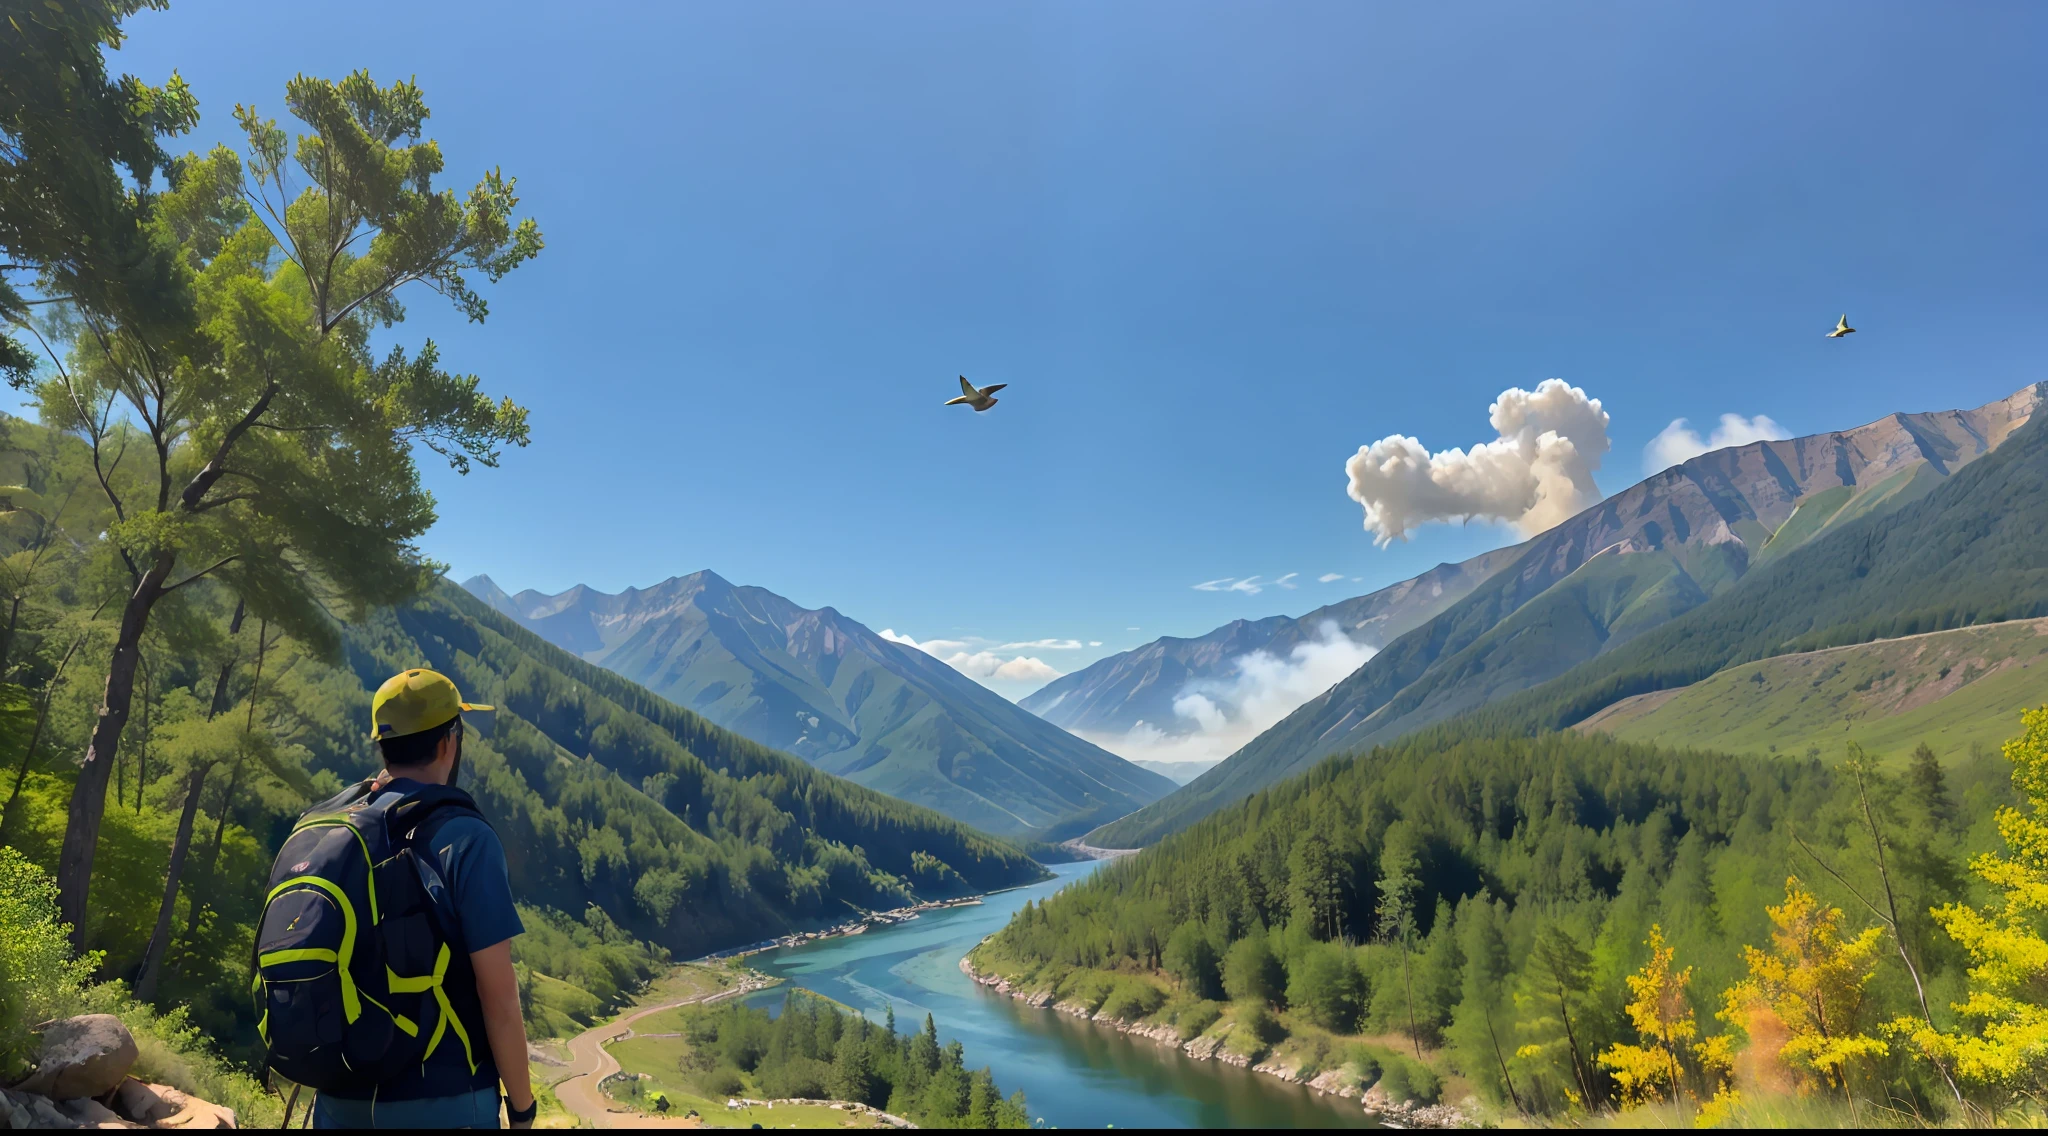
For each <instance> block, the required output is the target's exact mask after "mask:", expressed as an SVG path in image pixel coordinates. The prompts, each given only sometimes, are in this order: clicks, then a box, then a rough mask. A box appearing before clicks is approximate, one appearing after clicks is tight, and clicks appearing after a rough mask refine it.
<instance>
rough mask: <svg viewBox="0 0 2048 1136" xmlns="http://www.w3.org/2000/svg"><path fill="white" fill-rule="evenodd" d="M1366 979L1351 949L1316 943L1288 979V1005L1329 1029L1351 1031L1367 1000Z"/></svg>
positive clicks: (1296, 964) (1300, 958) (1303, 954)
mask: <svg viewBox="0 0 2048 1136" xmlns="http://www.w3.org/2000/svg"><path fill="white" fill-rule="evenodd" d="M1365 994H1366V990H1365V980H1364V978H1363V976H1361V975H1360V974H1359V973H1358V964H1357V963H1355V962H1353V961H1352V958H1351V952H1350V951H1349V950H1347V949H1346V948H1345V947H1344V946H1343V945H1341V944H1338V943H1317V944H1315V945H1313V946H1311V947H1309V948H1308V949H1307V950H1306V951H1304V952H1302V954H1301V956H1300V957H1299V959H1297V961H1296V962H1295V965H1294V967H1293V970H1292V972H1291V973H1290V975H1289V976H1288V979H1287V1004H1288V1005H1290V1006H1292V1007H1294V1008H1295V1009H1296V1010H1298V1011H1300V1013H1301V1014H1302V1016H1304V1017H1306V1018H1307V1019H1308V1020H1309V1021H1310V1022H1313V1023H1314V1024H1316V1025H1318V1026H1321V1027H1322V1028H1323V1029H1326V1030H1335V1031H1337V1032H1339V1033H1349V1032H1350V1031H1351V1029H1352V1027H1353V1026H1355V1025H1357V1023H1358V1015H1359V1012H1360V1010H1362V1009H1363V1004H1364V1001H1365Z"/></svg>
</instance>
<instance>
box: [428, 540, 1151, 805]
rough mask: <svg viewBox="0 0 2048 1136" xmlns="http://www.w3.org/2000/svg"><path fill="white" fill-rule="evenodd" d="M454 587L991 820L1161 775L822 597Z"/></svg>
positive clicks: (753, 724)
mask: <svg viewBox="0 0 2048 1136" xmlns="http://www.w3.org/2000/svg"><path fill="white" fill-rule="evenodd" d="M466 586H467V587H469V588H471V589H472V590H473V591H475V592H476V593H477V594H479V595H481V596H483V597H486V600H487V602H489V603H490V604H491V605H492V606H493V607H495V608H496V609H497V610H498V611H500V612H503V613H505V614H506V615H508V616H509V617H511V618H512V619H515V620H517V621H518V622H519V623H521V624H523V625H524V626H526V627H528V628H531V629H532V630H533V631H535V632H537V633H538V634H539V635H541V636H542V637H544V638H546V639H548V640H549V641H551V642H553V643H555V644H557V645H558V646H561V647H564V648H566V649H568V650H569V651H572V652H574V653H576V654H578V655H579V656H581V657H582V658H583V659H586V660H588V661H589V662H591V663H596V664H598V665H600V666H602V667H603V668H605V669H607V670H609V671H613V672H616V673H617V674H619V675H623V676H625V677H626V678H628V679H631V680H633V681H634V682H637V683H640V684H642V685H643V686H645V687H646V688H647V689H649V690H651V691H652V692H654V693H655V694H658V695H660V696H662V697H663V698H666V699H669V700H671V701H673V702H675V703H676V704H678V705H681V706H685V707H688V708H689V709H690V710H692V711H694V712H696V713H698V714H701V715H702V716H704V717H705V718H707V719H709V720H710V721H713V722H716V723H718V724H719V725H721V726H723V727H725V728H726V729H729V730H733V731H735V732H737V733H740V734H742V735H745V736H746V737H749V738H753V739H754V740H756V741H759V742H761V743H763V744H764V745H769V746H773V747H776V748H778V749H782V750H785V751H786V752H789V753H794V754H796V755H797V756H799V757H802V758H804V759H805V760H807V761H810V762H811V763H813V764H815V765H816V766H818V767H819V768H820V769H824V770H826V771H828V772H832V773H836V774H839V775H841V776H844V777H847V778H849V779H851V780H853V781H856V782H858V783H860V784H862V785H866V786H868V787H870V788H873V789H876V790H878V791H880V792H883V793H887V794H889V795H890V796H893V797H898V798H900V799H903V800H907V801H912V802H914V803H917V804H921V805H925V806H927V807H929V808H932V809H936V810H938V811H939V812H942V813H944V814H946V815H947V816H950V817H953V818H954V819H956V820H960V821H962V822H963V823H967V824H972V825H974V826H976V827H979V828H982V829H984V830H987V831H990V832H995V833H998V834H1001V835H1005V836H1017V837H1023V838H1029V839H1040V840H1058V839H1063V838H1065V837H1068V836H1072V835H1075V834H1076V833H1079V832H1082V831H1085V830H1087V829H1088V828H1091V827H1093V826H1094V825H1096V824H1099V823H1101V822H1102V821H1103V820H1105V819H1112V818H1115V817H1118V816H1122V815H1123V814H1124V813H1127V812H1129V811H1131V810H1132V809H1134V808H1137V807H1138V806H1140V805H1142V804H1145V803H1147V802H1150V801H1153V800H1156V799H1158V798H1159V797H1161V796H1163V795H1165V794H1166V793H1168V792H1170V791H1171V790H1172V789H1173V787H1174V786H1173V783H1172V782H1171V781H1169V780H1167V779H1165V778H1163V777H1160V776H1159V775H1158V774H1155V773H1152V772H1150V771H1147V770H1144V769H1140V768H1138V767H1136V766H1134V765H1131V764H1130V763H1129V762H1126V761H1124V760H1123V759H1122V758H1119V757H1117V756H1115V755H1114V754H1111V753H1108V752H1107V751H1105V750H1102V749H1099V748H1097V747H1096V746H1094V745H1091V744H1089V743H1088V742H1085V741H1082V740H1081V739H1079V738H1076V737H1074V736H1072V735H1071V734H1068V733H1066V732H1065V731H1063V730H1061V729H1059V728H1058V727H1056V726H1053V725H1052V724H1050V723H1048V722H1046V721H1044V720H1043V719H1040V718H1038V717H1036V716H1035V715H1032V714H1029V713H1027V712H1025V711H1023V710H1020V709H1018V708H1017V706H1016V705H1014V704H1012V703H1011V702H1009V701H1008V700H1006V699H1004V698H1002V697H1001V696H999V695H997V694H995V693H994V692H992V691H990V690H988V689H987V688H985V687H983V686H981V685H980V684H979V683H976V682H975V681H973V680H972V679H970V678H968V677H967V676H965V675H963V674H961V673H960V672H958V671H956V670H954V669H953V668H952V667H949V666H947V665H945V664H944V663H942V662H940V661H939V660H937V659H934V658H932V657H931V656H929V655H927V654H925V653H923V652H921V651H917V650H914V649H912V648H908V647H905V646H903V645H902V644H899V643H892V642H889V641H888V640H886V639H883V638H882V637H881V636H879V635H876V634H875V633H874V632H872V631H870V630H869V629H868V628H866V627H865V626H862V625H861V624H860V623H858V622H856V621H854V620H852V619H848V618H846V617H845V616H843V615H841V614H840V613H838V612H837V611H834V610H833V609H831V608H822V609H817V610H812V609H808V608H803V607H799V606H797V605H796V604H794V603H791V602H790V601H788V600H786V599H783V598H782V597H781V596H778V595H776V594H774V593H773V592H770V591H767V590H766V589H763V588H753V587H735V586H733V585H732V584H730V583H727V582H726V581H725V580H723V579H721V578H720V577H719V576H718V575H717V574H715V573H712V572H698V573H694V574H692V575H690V576H681V577H676V578H674V579H671V580H668V581H665V582H663V583H661V584H659V585H656V586H655V587H652V588H647V589H628V590H627V591H626V592H623V593H621V594H619V595H606V594H604V593H601V592H596V591H592V590H591V589H588V588H575V589H572V590H570V591H568V592H564V593H562V594H561V595H559V596H542V595H539V594H538V593H533V592H522V593H520V594H519V595H517V596H507V595H505V593H504V591H503V590H502V589H500V588H498V587H497V585H496V584H494V583H492V582H491V581H490V580H489V579H488V578H486V577H479V578H477V579H475V580H471V581H470V582H469V583H468V585H466Z"/></svg>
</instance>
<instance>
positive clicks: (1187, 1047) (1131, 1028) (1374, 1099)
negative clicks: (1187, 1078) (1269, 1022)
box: [960, 957, 1478, 1128]
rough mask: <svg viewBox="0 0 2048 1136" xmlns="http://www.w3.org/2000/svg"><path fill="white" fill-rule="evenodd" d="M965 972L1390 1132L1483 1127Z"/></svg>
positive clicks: (1211, 1040) (1218, 1043) (1450, 1112)
mask: <svg viewBox="0 0 2048 1136" xmlns="http://www.w3.org/2000/svg"><path fill="white" fill-rule="evenodd" d="M960 971H961V973H963V974H965V975H966V976H967V977H969V978H971V979H973V980H974V981H975V982H976V983H979V984H980V985H982V986H985V987H987V988H989V989H990V990H993V991H995V992H996V993H998V994H1002V995H1004V996H1006V997H1010V998H1015V999H1016V1000H1018V1001H1019V1002H1022V1003H1024V1004H1025V1005H1027V1006H1036V1007H1038V1008H1040V1009H1051V1010H1055V1011H1058V1012H1059V1013H1062V1014H1070V1015H1072V1016H1074V1017H1077V1018H1085V1019H1087V1020H1089V1021H1092V1022H1096V1023H1098V1024H1101V1025H1105V1026H1109V1027H1110V1028H1112V1029H1115V1030H1117V1031H1119V1032H1122V1033H1127V1034H1130V1035H1132V1036H1134V1037H1142V1038H1145V1039H1147V1040H1148V1041H1152V1042H1154V1043H1156V1044H1159V1045H1164V1046H1169V1047H1172V1048H1174V1049H1178V1050H1180V1051H1181V1052H1182V1053H1185V1054H1187V1055H1188V1056H1189V1057H1192V1058H1194V1059H1195V1060H1197V1061H1221V1062H1223V1063H1224V1064H1226V1065H1235V1066H1237V1067H1238V1068H1240V1069H1250V1070H1251V1071H1252V1072H1254V1073H1264V1074H1266V1075H1267V1076H1270V1077H1278V1078H1280V1079H1281V1080H1283V1081H1287V1082H1290V1083H1292V1084H1297V1085H1305V1086H1307V1087H1308V1088H1311V1089H1314V1090H1315V1091H1316V1092H1318V1093H1321V1094H1323V1095H1325V1096H1335V1097H1343V1098H1344V1099H1346V1100H1356V1101H1358V1102H1359V1105H1360V1107H1361V1108H1363V1109H1364V1110H1365V1112H1366V1113H1367V1114H1368V1115H1370V1116H1371V1117H1372V1118H1373V1119H1375V1120H1377V1121H1379V1122H1380V1123H1381V1124H1384V1125H1386V1126H1387V1127H1389V1128H1476V1127H1478V1124H1477V1123H1476V1122H1475V1121H1474V1120H1473V1119H1472V1118H1471V1117H1469V1116H1467V1115H1466V1114H1465V1113H1464V1111H1463V1110H1461V1109H1459V1108H1458V1107H1457V1106H1455V1105H1448V1104H1433V1105H1416V1104H1412V1103H1409V1102H1406V1101H1393V1100H1389V1099H1388V1098H1387V1094H1386V1093H1385V1092H1384V1091H1383V1090H1382V1089H1381V1088H1380V1087H1379V1086H1378V1085H1373V1086H1372V1087H1371V1088H1369V1089H1366V1090H1365V1091H1364V1092H1360V1091H1359V1089H1358V1086H1356V1085H1354V1084H1349V1083H1347V1078H1345V1077H1344V1076H1343V1074H1342V1071H1341V1070H1337V1069H1328V1070H1325V1071H1323V1072H1322V1073H1319V1074H1317V1075H1316V1076H1314V1077H1310V1078H1304V1077H1302V1076H1301V1073H1300V1070H1298V1069H1290V1068H1287V1067H1286V1066H1285V1065H1284V1064H1280V1063H1277V1062H1273V1061H1261V1062H1259V1063H1258V1064H1256V1065H1254V1064H1252V1062H1251V1061H1250V1060H1249V1059H1248V1058H1245V1057H1241V1056H1239V1055H1237V1054H1235V1053H1232V1052H1230V1051H1229V1050H1227V1049H1225V1048H1224V1047H1223V1042H1224V1037H1223V1036H1222V1035H1205V1036H1202V1037H1197V1038H1193V1039H1190V1040H1188V1041H1186V1042H1183V1041H1181V1039H1180V1031H1179V1030H1177V1029H1175V1028H1174V1027H1173V1026H1170V1025H1145V1024H1143V1023H1141V1022H1129V1021H1125V1020H1123V1019H1122V1018H1106V1017H1103V1016H1102V1015H1100V1014H1096V1013H1091V1012H1089V1010H1088V1009H1087V1008H1086V1007H1085V1006H1082V1005H1080V1004H1078V1003H1075V1002H1055V1001H1054V1000H1053V997H1052V992H1051V991H1049V990H1038V991H1023V990H1018V989H1016V988H1014V987H1012V986H1011V985H1010V980H1009V979H1007V978H1003V977H1000V976H998V975H993V974H982V973H981V972H980V971H977V970H975V969H974V964H973V963H972V962H971V961H969V960H968V959H967V958H964V957H963V958H962V959H961V960H960Z"/></svg>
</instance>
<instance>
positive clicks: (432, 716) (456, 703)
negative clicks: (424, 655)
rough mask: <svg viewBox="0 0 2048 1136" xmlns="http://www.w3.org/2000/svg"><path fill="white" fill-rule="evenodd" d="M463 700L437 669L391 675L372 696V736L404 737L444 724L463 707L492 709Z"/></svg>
mask: <svg viewBox="0 0 2048 1136" xmlns="http://www.w3.org/2000/svg"><path fill="white" fill-rule="evenodd" d="M489 709H491V707H489V706H474V705H471V704H470V703H467V702H464V701H463V700H462V694H461V693H460V692H459V691H457V690H456V689H455V684H454V683H452V682H450V681H448V676H447V675H444V674H441V673H439V672H437V671H430V670H425V669H421V670H415V671H404V672H401V673H399V674H395V675H392V676H391V677H390V678H388V679H386V680H385V681H384V685H383V686H380V687H378V688H377V694H376V697H374V698H372V699H370V737H372V738H374V739H376V740H378V741H382V740H383V739H385V738H402V737H404V736H405V735H407V734H417V733H419V732H421V731H422V730H431V729H433V728H434V727H436V726H445V725H447V724H448V723H449V722H452V721H454V720H455V716H456V715H457V714H460V713H462V712H463V711H464V710H489Z"/></svg>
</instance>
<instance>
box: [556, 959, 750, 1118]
mask: <svg viewBox="0 0 2048 1136" xmlns="http://www.w3.org/2000/svg"><path fill="white" fill-rule="evenodd" d="M770 985H773V981H772V980H771V979H769V978H768V977H767V976H765V975H751V974H750V975H744V976H742V977H741V979H740V981H739V982H738V983H736V984H735V985H732V986H729V987H726V988H724V989H722V990H715V991H711V992H708V993H700V994H693V995H691V996H689V997H687V998H679V999H675V1000H673V1001H667V1002H662V1003H660V1004H658V1005H652V1006H641V1007H637V1008H635V1009H633V1010H632V1011H630V1012H628V1013H626V1014H623V1015H621V1016H619V1017H618V1018H615V1019H613V1020H612V1021H609V1022H603V1023H600V1024H598V1025H595V1026H592V1027H591V1028H589V1029H587V1030H584V1031H583V1032H582V1033H580V1034H578V1035H576V1036H575V1037H573V1038H570V1039H569V1043H568V1049H569V1060H568V1062H567V1063H566V1065H565V1067H566V1068H567V1070H568V1072H567V1074H566V1075H565V1076H564V1077H563V1078H562V1079H561V1080H560V1081H559V1082H557V1083H556V1084H555V1085H554V1093H555V1097H556V1099H557V1100H559V1101H561V1102H562V1107H563V1108H564V1109H566V1110H568V1112H569V1113H570V1114H572V1115H574V1116H576V1117H577V1118H579V1119H581V1120H582V1121H584V1122H585V1123H588V1124H590V1125H592V1126H594V1127H597V1128H614V1127H618V1126H619V1124H618V1122H617V1121H616V1120H615V1119H614V1116H615V1114H613V1113H612V1112H611V1110H610V1108H609V1106H607V1105H606V1104H605V1102H604V1094H603V1090H602V1088H601V1087H600V1086H601V1085H602V1084H603V1082H604V1080H605V1079H606V1078H608V1077H610V1076H612V1075H613V1074H615V1073H617V1072H618V1071H619V1063H618V1061H617V1060H615V1059H614V1058H613V1057H612V1055H611V1054H610V1053H609V1052H608V1051H606V1049H605V1046H606V1044H608V1043H610V1042H613V1041H618V1040H620V1039H622V1038H627V1037H631V1036H632V1035H633V1023H635V1022H637V1021H639V1020H640V1019H642V1018H645V1017H648V1016H649V1015H652V1014H658V1013H660V1012H662V1011H663V1010H673V1009H675V1008H676V1007H678V1006H693V1005H706V1004H709V1003H712V1002H720V1001H724V1000H725V999H728V998H739V997H744V996H746V995H748V994H751V993H753V992H754V991H756V990H761V989H765V988H767V987H768V986H770ZM550 1063H551V1064H552V1062H550ZM664 1119H667V1118H664ZM635 1126H636V1127H637V1126H640V1125H635ZM674 1126H678V1127H680V1126H683V1125H682V1120H681V1118H679V1117H678V1118H675V1124H674Z"/></svg>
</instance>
